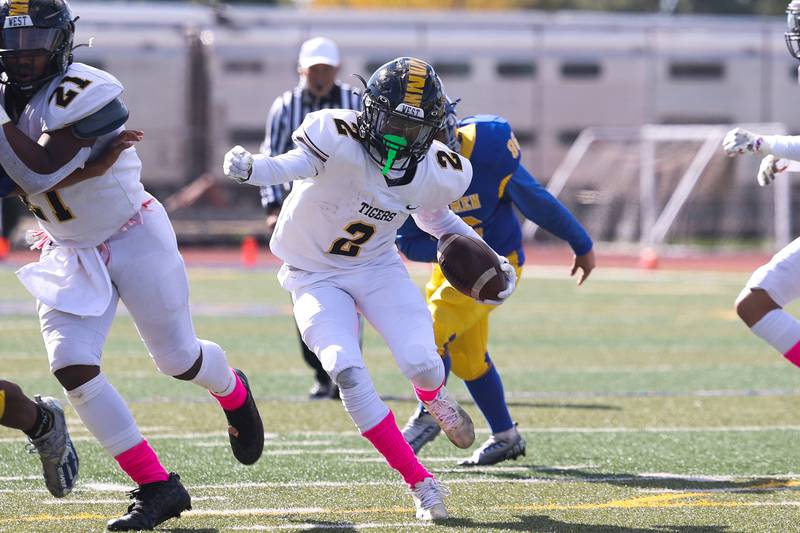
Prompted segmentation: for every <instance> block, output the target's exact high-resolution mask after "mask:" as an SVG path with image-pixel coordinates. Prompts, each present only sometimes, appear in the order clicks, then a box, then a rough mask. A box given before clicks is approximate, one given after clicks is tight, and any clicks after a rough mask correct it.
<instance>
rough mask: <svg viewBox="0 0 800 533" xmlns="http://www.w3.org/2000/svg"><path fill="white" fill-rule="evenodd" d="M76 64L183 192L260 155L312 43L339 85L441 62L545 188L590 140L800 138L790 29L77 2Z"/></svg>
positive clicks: (745, 22) (743, 20) (652, 19)
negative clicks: (595, 129)
mask: <svg viewBox="0 0 800 533" xmlns="http://www.w3.org/2000/svg"><path fill="white" fill-rule="evenodd" d="M73 3H74V8H75V10H76V11H77V12H78V14H80V15H81V21H80V22H79V24H78V28H79V33H78V35H79V42H80V41H81V40H85V39H86V37H88V36H89V35H94V36H95V37H96V39H95V46H94V48H91V49H85V48H83V49H79V50H77V51H76V57H77V58H79V59H85V60H87V61H88V62H90V63H96V64H100V65H102V66H104V67H105V68H107V69H108V70H109V71H111V72H112V73H114V74H115V75H116V76H118V77H119V78H120V79H121V80H122V81H123V83H125V85H126V87H127V93H126V96H125V98H126V101H127V103H128V104H129V107H130V108H131V113H132V118H131V125H132V126H134V127H138V128H141V129H144V130H146V132H147V135H148V137H147V141H148V142H146V143H143V145H142V147H141V152H142V157H143V160H144V162H145V165H146V167H145V168H146V171H145V174H146V179H147V180H148V182H150V183H151V184H153V185H165V186H167V185H171V186H177V185H180V184H182V183H185V182H186V181H188V180H190V179H192V178H193V177H195V176H196V174H197V173H198V169H202V168H208V169H209V170H211V171H213V172H218V171H219V164H218V163H219V161H221V156H222V154H223V153H224V152H225V150H227V149H228V148H229V147H230V146H232V145H233V144H243V145H245V146H246V147H248V148H250V149H256V148H257V146H258V144H259V143H260V141H261V139H262V137H263V133H264V124H265V119H266V114H267V111H268V109H269V106H270V104H271V102H272V101H273V100H274V98H275V97H276V96H278V95H279V94H280V93H281V92H283V91H284V90H286V89H288V88H291V87H293V86H294V85H295V84H296V83H297V72H296V55H297V50H298V48H299V46H300V43H301V42H302V41H303V40H305V39H307V38H309V37H311V36H315V35H325V36H328V37H331V38H333V39H334V40H336V41H337V42H338V43H339V45H340V47H341V50H342V56H343V64H342V67H341V74H340V77H341V78H342V79H343V80H345V81H347V82H349V83H353V84H358V83H359V82H358V81H357V80H355V79H354V78H351V77H350V76H349V74H351V73H357V74H361V75H364V76H367V75H368V74H369V73H370V72H371V71H372V70H373V69H374V68H375V67H377V66H379V65H380V64H381V63H383V62H385V61H387V60H389V59H391V58H393V57H396V56H399V55H416V56H419V57H422V58H424V59H427V60H429V61H431V62H432V63H433V64H434V66H435V67H436V68H437V71H438V72H439V73H440V75H441V77H442V78H443V80H444V82H445V87H446V88H447V90H448V93H449V94H450V95H451V96H452V97H460V98H462V102H461V104H459V108H458V109H459V112H460V113H461V114H462V115H467V114H473V113H494V114H499V115H502V116H505V117H506V118H508V119H509V121H510V122H511V124H512V125H513V126H514V128H515V131H516V132H517V135H518V137H519V139H520V142H521V144H522V146H523V149H524V153H525V161H526V164H527V165H528V166H529V167H530V168H531V170H533V171H534V172H535V173H536V174H537V175H539V176H540V177H541V178H543V179H544V180H546V179H547V178H548V177H549V175H550V173H552V171H553V170H554V169H555V167H556V166H557V165H558V164H559V162H560V161H561V159H562V158H563V156H564V154H565V152H566V150H567V149H568V148H569V146H570V144H571V143H572V141H573V140H574V139H575V137H576V136H577V134H578V133H579V132H580V131H581V130H582V129H584V128H586V127H589V126H598V125H602V126H638V125H641V124H647V123H667V124H669V123H736V122H773V121H777V122H784V123H785V124H787V126H788V127H789V129H790V130H800V106H796V105H792V102H793V99H794V98H796V97H798V96H800V87H798V86H797V71H796V68H797V67H796V62H795V61H794V60H792V58H791V57H789V55H788V54H787V53H786V49H785V45H784V44H783V40H782V32H783V25H782V20H781V19H779V18H755V17H752V18H751V17H706V16H700V17H697V16H693V17H689V16H677V17H665V16H660V15H617V14H598V13H577V12H575V13H549V14H548V13H541V12H514V13H482V12H437V11H424V12H400V11H327V10H325V11H316V10H312V11H304V10H294V9H285V8H263V7H233V8H229V9H227V10H225V11H224V12H223V13H221V14H220V13H215V12H214V11H212V10H210V9H209V8H206V7H202V6H190V5H181V4H163V3H159V4H149V3H136V4H118V3H113V2H102V3H97V2H81V1H75V2H73Z"/></svg>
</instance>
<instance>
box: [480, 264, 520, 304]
mask: <svg viewBox="0 0 800 533" xmlns="http://www.w3.org/2000/svg"><path fill="white" fill-rule="evenodd" d="M497 258H498V259H499V260H500V270H502V271H503V275H504V276H505V277H506V288H505V289H504V290H502V291H500V292H499V293H497V300H478V303H482V304H486V305H500V304H501V303H503V302H505V301H506V298H508V297H509V296H511V293H512V292H514V289H516V288H517V271H516V270H514V267H513V266H512V265H511V263H509V262H508V259H507V258H505V257H503V256H502V255H498V256H497Z"/></svg>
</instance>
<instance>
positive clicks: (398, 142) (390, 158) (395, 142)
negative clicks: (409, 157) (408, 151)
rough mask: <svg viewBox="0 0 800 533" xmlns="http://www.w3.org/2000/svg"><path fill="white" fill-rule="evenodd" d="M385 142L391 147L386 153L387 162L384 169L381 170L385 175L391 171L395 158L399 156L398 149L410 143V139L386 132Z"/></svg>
mask: <svg viewBox="0 0 800 533" xmlns="http://www.w3.org/2000/svg"><path fill="white" fill-rule="evenodd" d="M383 144H384V145H385V146H386V148H388V149H389V153H388V154H387V155H386V164H385V165H383V170H381V172H382V173H383V175H384V176H386V175H387V174H388V173H389V169H391V168H392V163H394V158H395V157H397V151H398V150H400V149H401V148H405V147H406V146H407V145H408V141H407V140H406V138H405V137H400V136H399V135H389V134H386V135H384V136H383Z"/></svg>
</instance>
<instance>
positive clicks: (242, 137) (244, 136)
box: [231, 128, 264, 146]
mask: <svg viewBox="0 0 800 533" xmlns="http://www.w3.org/2000/svg"><path fill="white" fill-rule="evenodd" d="M263 140H264V128H234V129H232V130H231V144H241V145H242V146H252V145H256V146H258V145H259V144H261V141H263Z"/></svg>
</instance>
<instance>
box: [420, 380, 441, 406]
mask: <svg viewBox="0 0 800 533" xmlns="http://www.w3.org/2000/svg"><path fill="white" fill-rule="evenodd" d="M442 387H444V383H442V384H441V385H439V386H438V387H436V389H434V390H422V389H420V388H417V387H416V386H415V387H414V392H415V393H416V394H417V398H419V401H421V402H424V403H430V402H431V401H432V400H433V399H434V398H436V395H437V394H439V390H440V389H441V388H442Z"/></svg>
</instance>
